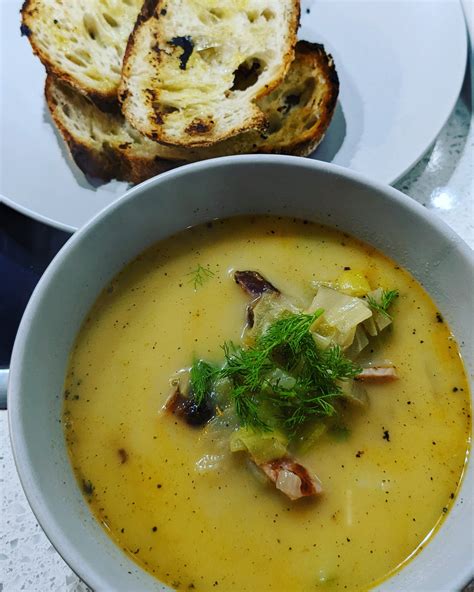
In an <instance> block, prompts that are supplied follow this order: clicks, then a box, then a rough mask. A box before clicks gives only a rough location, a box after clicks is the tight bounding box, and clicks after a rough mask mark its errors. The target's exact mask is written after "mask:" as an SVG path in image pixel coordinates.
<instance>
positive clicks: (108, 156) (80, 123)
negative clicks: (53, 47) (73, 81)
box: [45, 74, 179, 183]
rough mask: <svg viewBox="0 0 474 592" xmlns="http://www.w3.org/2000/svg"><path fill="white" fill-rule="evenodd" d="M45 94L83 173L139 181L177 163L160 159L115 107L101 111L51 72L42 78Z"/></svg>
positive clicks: (153, 145) (157, 151)
mask: <svg viewBox="0 0 474 592" xmlns="http://www.w3.org/2000/svg"><path fill="white" fill-rule="evenodd" d="M45 97H46V103H47V105H48V109H49V111H50V113H51V117H52V119H53V121H54V123H55V125H56V127H57V128H58V130H59V132H60V133H61V135H62V137H63V139H64V141H65V143H66V145H67V147H68V149H69V152H70V154H71V156H72V158H73V160H74V161H75V163H76V164H77V166H78V167H79V168H80V169H81V170H82V172H83V173H84V174H86V175H88V176H90V177H94V178H97V179H101V180H103V181H110V180H111V179H118V180H120V181H127V182H129V183H140V182H141V181H144V180H145V179H149V178H150V177H153V176H155V175H157V174H159V173H162V172H164V171H166V170H168V169H170V168H173V167H174V166H177V164H179V163H175V162H173V161H171V160H164V159H163V158H162V157H161V153H162V152H163V150H162V149H161V148H160V146H159V145H158V144H156V143H155V142H152V141H151V140H149V139H148V138H145V137H144V136H142V135H141V134H140V133H139V132H137V131H136V130H134V129H133V128H132V127H131V126H130V125H129V124H128V123H127V122H126V121H125V119H124V118H123V116H122V115H121V114H120V113H119V112H118V111H116V112H115V113H112V112H111V113H105V112H104V111H102V110H101V109H99V108H98V107H97V106H96V105H95V104H94V103H93V102H92V101H91V100H90V99H88V98H87V97H86V96H84V95H83V94H81V93H79V92H77V91H76V90H75V89H73V88H72V87H71V86H69V85H68V84H67V83H65V82H63V81H62V80H60V79H58V78H56V77H55V76H53V75H51V74H50V75H48V76H47V78H46V85H45ZM164 151H165V152H166V149H164Z"/></svg>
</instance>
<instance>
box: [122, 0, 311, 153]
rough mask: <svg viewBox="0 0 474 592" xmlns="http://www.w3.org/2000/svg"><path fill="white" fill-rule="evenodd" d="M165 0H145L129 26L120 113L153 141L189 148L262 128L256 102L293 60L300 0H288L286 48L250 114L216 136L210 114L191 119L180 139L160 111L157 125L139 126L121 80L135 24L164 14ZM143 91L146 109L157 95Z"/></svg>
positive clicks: (130, 53)
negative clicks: (168, 129) (167, 130)
mask: <svg viewBox="0 0 474 592" xmlns="http://www.w3.org/2000/svg"><path fill="white" fill-rule="evenodd" d="M166 3H167V0H145V2H144V5H143V7H142V9H141V12H140V14H139V16H138V18H137V21H136V23H135V26H134V28H133V31H132V34H131V35H130V37H129V39H128V43H127V47H126V50H125V54H124V59H123V64H122V79H121V82H120V84H119V91H118V99H119V102H120V104H121V108H122V112H123V113H124V115H125V117H126V118H127V120H128V121H129V123H130V124H131V125H132V126H133V127H135V128H136V129H137V130H139V131H140V132H141V133H143V134H144V135H146V136H147V137H149V138H150V139H151V140H153V141H156V142H160V143H161V144H163V145H165V146H169V147H177V148H180V147H183V148H190V149H193V148H208V147H212V146H214V145H215V144H217V143H219V142H222V141H225V140H227V139H229V138H232V137H234V136H238V135H240V134H243V133H245V132H247V131H249V130H256V131H262V132H263V131H265V129H266V128H267V125H268V120H267V118H266V117H265V114H264V113H263V112H262V111H261V109H259V107H258V106H257V104H256V103H257V101H258V100H259V99H261V98H262V97H264V96H266V95H268V94H270V93H271V92H272V91H273V90H274V89H275V88H277V87H278V86H279V85H280V84H281V83H282V81H283V80H284V78H285V76H286V74H287V72H288V70H289V68H290V66H291V63H292V62H293V60H294V57H295V45H296V40H297V32H298V27H299V22H300V16H301V6H300V0H292V5H293V11H292V17H291V20H290V22H289V24H288V30H289V50H288V51H287V52H286V54H285V55H284V59H283V61H282V63H281V66H280V68H279V71H278V74H277V75H276V76H274V77H273V79H272V81H271V82H270V83H269V84H266V85H265V87H264V88H262V89H261V91H260V92H259V93H258V94H257V95H256V97H255V98H254V99H253V101H252V111H253V114H252V116H251V117H249V118H247V120H246V121H245V122H244V123H243V124H242V125H240V126H234V127H233V128H232V129H231V130H229V131H228V132H227V133H221V134H220V135H219V136H218V138H215V137H212V136H211V137H209V134H211V132H212V130H213V129H214V122H213V121H212V118H211V119H210V118H207V119H208V120H207V121H205V122H202V121H201V120H200V119H195V120H193V121H192V122H191V123H190V124H189V125H188V126H187V127H186V128H185V130H184V134H183V139H182V140H181V141H179V140H177V139H175V140H173V141H170V139H169V138H168V137H167V135H166V134H164V133H163V131H162V129H161V125H162V124H163V118H162V116H161V114H158V117H157V118H156V123H157V124H158V125H157V126H153V127H152V128H150V129H148V128H147V129H145V128H143V127H142V126H140V124H139V122H138V121H137V118H136V117H135V116H134V115H133V114H132V113H130V111H129V110H128V109H127V102H128V101H129V100H130V97H129V92H130V91H129V89H128V88H127V85H126V82H125V80H126V78H127V76H128V75H129V73H130V60H131V58H132V56H133V52H134V49H135V45H136V36H137V32H138V30H139V28H140V27H141V26H143V24H144V23H146V22H147V21H149V20H150V19H159V18H160V16H161V15H163V16H164V15H166V13H167V11H166ZM155 47H156V49H155V52H156V57H155V59H156V61H157V63H158V64H159V63H160V62H161V60H162V56H161V55H160V53H161V52H160V50H159V38H158V37H157V43H156V46H155ZM146 94H147V97H146V99H145V101H146V103H147V109H149V108H150V104H151V103H152V102H153V101H154V100H156V99H157V98H158V97H157V95H156V92H155V90H154V89H152V88H148V89H147V92H146ZM209 119H210V120H209Z"/></svg>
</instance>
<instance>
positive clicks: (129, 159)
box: [44, 74, 184, 184]
mask: <svg viewBox="0 0 474 592" xmlns="http://www.w3.org/2000/svg"><path fill="white" fill-rule="evenodd" d="M53 84H54V76H53V75H52V74H48V76H47V77H46V82H45V90H44V92H45V99H46V104H47V106H48V109H49V112H50V114H51V117H52V119H53V122H54V124H55V125H56V127H57V129H58V130H59V132H60V134H61V136H62V138H63V140H64V142H65V144H66V147H67V149H68V152H69V154H70V156H71V158H72V159H73V160H74V162H75V163H76V165H77V166H78V167H79V168H80V169H81V171H82V172H83V173H84V174H85V175H87V176H89V177H94V178H97V179H101V180H102V181H104V182H107V181H111V180H112V179H118V180H119V181H126V182H128V183H133V184H137V183H141V182H142V181H145V180H146V179H149V178H150V177H154V176H155V175H158V174H159V173H163V172H165V171H167V170H170V169H172V168H175V167H177V166H179V165H181V164H184V163H182V162H176V161H168V160H164V159H161V158H154V159H153V160H150V159H147V158H143V157H137V156H134V155H132V154H128V153H126V152H125V151H121V150H118V149H114V148H112V147H111V148H110V150H107V151H106V150H101V151H98V150H95V149H93V148H91V147H90V146H88V145H87V144H86V143H84V142H80V141H78V140H77V139H76V138H75V137H74V136H73V135H72V134H71V133H70V132H69V131H68V129H67V128H65V127H64V125H63V124H62V122H61V119H60V117H59V116H58V115H57V113H56V109H57V105H56V103H55V101H54V99H53V96H52V85H53Z"/></svg>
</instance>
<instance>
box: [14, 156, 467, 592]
mask: <svg viewBox="0 0 474 592" xmlns="http://www.w3.org/2000/svg"><path fill="white" fill-rule="evenodd" d="M267 213H271V214H277V215H288V216H293V217H299V218H306V219H309V220H315V221H318V222H322V223H324V224H327V225H330V226H335V227H337V228H340V229H342V230H344V231H347V232H349V233H351V234H352V235H354V236H357V237H359V238H361V239H362V240H364V241H366V242H368V243H370V244H372V245H374V246H375V247H376V248H378V249H380V250H381V251H383V252H384V253H386V254H387V255H389V256H390V257H392V258H393V259H395V260H396V261H397V262H398V263H399V264H400V265H402V266H403V267H405V268H406V269H408V270H409V271H411V273H412V274H413V275H414V276H415V277H416V278H417V279H418V281H420V282H421V283H422V284H423V285H424V286H425V288H426V289H427V290H428V292H429V293H430V294H431V296H432V298H433V299H434V300H435V302H436V303H437V306H438V307H439V310H440V311H441V312H442V314H443V316H444V317H445V318H446V319H447V321H448V322H449V324H450V326H451V328H452V330H453V332H454V334H455V336H456V338H457V341H458V343H459V344H460V345H461V349H462V352H463V356H464V360H465V362H466V364H467V367H468V371H471V376H472V369H473V358H472V349H470V348H472V335H471V329H472V316H471V314H472V310H471V302H472V299H471V295H472V293H473V292H472V287H473V278H474V264H473V259H472V253H471V251H470V249H469V248H468V247H467V246H466V245H465V244H464V243H463V242H462V241H461V239H460V238H459V237H458V236H457V235H456V234H454V233H453V232H452V231H451V230H450V229H449V228H448V227H447V226H446V225H445V224H443V223H442V222H440V221H439V220H438V219H437V218H435V216H433V215H432V214H430V213H429V212H428V211H426V210H425V209H424V208H423V207H422V206H420V205H419V204H417V203H415V202H413V201H412V200H410V199H409V198H407V197H406V196H404V195H402V194H401V193H399V192H398V191H396V190H394V189H392V188H390V187H385V186H382V185H380V184H377V183H373V182H371V181H369V180H367V179H366V178H364V177H362V176H360V175H359V174H357V173H354V172H350V171H348V170H346V169H342V168H339V167H335V166H331V165H327V164H324V163H320V162H315V161H312V160H305V159H300V158H293V157H283V156H242V157H229V158H223V159H218V160H213V161H207V162H202V163H198V164H193V165H189V166H187V167H184V168H180V169H178V170H176V171H172V172H169V173H166V174H164V175H161V176H160V177H158V178H155V179H151V180H150V181H147V182H145V183H143V184H142V185H140V186H138V187H136V188H134V189H132V190H131V191H130V192H129V193H128V194H127V195H125V196H124V197H123V198H122V199H120V200H119V201H118V202H116V203H114V204H112V205H111V206H109V207H108V208H107V209H105V210H104V211H103V212H101V213H100V214H99V215H98V216H96V217H95V218H94V219H93V220H92V221H91V222H90V223H89V224H87V225H86V226H85V227H84V228H82V230H80V231H79V232H77V233H76V234H75V235H74V236H73V237H72V238H71V239H70V240H69V241H68V243H67V244H66V245H65V246H64V248H63V249H62V250H61V252H60V253H59V254H58V255H57V257H56V258H55V259H54V261H53V262H52V263H51V265H50V266H49V268H48V269H47V271H46V272H45V274H44V276H43V277H42V279H41V281H40V282H39V284H38V286H37V288H36V290H35V292H34V294H33V296H32V297H31V300H30V302H29V304H28V307H27V309H26V311H25V314H24V317H23V320H22V322H21V325H20V328H19V331H18V336H17V339H16V342H15V347H14V350H13V357H12V364H11V372H10V383H9V391H8V409H9V418H10V427H11V434H12V444H13V451H14V455H15V460H16V464H17V468H18V471H19V474H20V478H21V481H22V484H23V487H24V489H25V492H26V495H27V497H28V500H29V502H30V504H31V507H32V509H33V511H34V513H35V514H36V517H37V518H38V520H39V522H40V524H41V526H42V527H43V528H44V530H45V531H46V534H47V535H48V537H49V538H50V540H51V542H52V543H53V545H54V546H55V547H56V549H57V550H58V551H59V552H60V553H61V555H62V556H63V557H64V559H65V560H66V561H67V563H68V564H69V565H70V566H71V567H72V569H73V570H74V571H75V572H76V573H77V574H79V576H80V577H81V578H82V579H83V580H85V582H87V583H88V584H89V585H90V586H91V587H92V588H93V589H95V590H114V591H117V592H119V591H127V592H128V591H130V590H133V591H134V592H137V591H142V590H143V591H145V590H146V591H151V590H165V589H167V588H166V587H164V586H162V585H161V584H159V583H158V582H157V581H156V580H155V579H153V578H152V577H151V576H149V575H148V574H146V573H145V572H143V571H142V570H141V569H140V568H139V567H137V565H136V564H135V563H133V562H132V561H131V560H130V559H128V557H126V556H125V555H124V554H123V552H122V551H121V550H120V549H119V548H118V547H117V546H115V544H114V543H113V542H112V540H111V539H110V538H109V537H108V536H107V535H106V533H105V532H104V531H103V530H102V528H101V527H100V526H99V524H98V523H97V522H96V520H95V519H94V518H93V516H92V515H91V513H90V512H89V510H88V508H87V505H86V503H85V502H84V499H83V497H82V493H81V491H80V490H79V488H78V486H77V484H76V481H75V478H74V475H73V472H72V470H71V467H70V464H69V460H68V457H67V453H66V448H65V441H64V436H63V428H62V425H61V423H60V419H61V407H62V390H63V381H64V377H65V372H66V365H67V360H68V354H69V350H70V348H71V345H72V343H73V341H74V338H75V336H76V334H77V332H78V330H79V327H80V325H81V322H82V320H83V318H84V316H85V315H86V313H87V311H88V310H89V308H90V307H91V306H92V304H93V303H94V301H95V299H96V297H97V295H98V294H99V292H100V291H101V289H102V288H103V287H104V285H105V284H106V283H107V282H109V280H111V279H112V277H113V276H114V275H115V274H116V273H117V272H118V271H119V270H120V269H121V268H122V267H123V266H124V265H125V264H126V263H127V262H128V261H130V260H131V259H133V258H134V257H135V256H136V255H137V254H138V253H139V252H140V251H142V250H143V249H145V248H146V247H148V246H149V245H151V244H152V243H154V242H156V241H158V240H160V239H163V238H166V237H168V236H169V235H171V234H173V233H175V232H177V231H179V230H181V229H184V228H186V227H188V226H191V225H195V224H200V223H201V222H205V221H208V220H211V219H214V218H222V217H228V216H234V215H239V214H267ZM473 473H474V471H473V465H472V462H471V463H470V465H469V466H468V469H467V473H466V475H465V478H464V481H463V484H462V488H461V492H460V494H459V496H458V498H457V500H456V503H455V505H454V507H453V509H452V510H451V511H450V513H449V515H448V516H447V518H446V520H445V522H444V524H443V526H442V527H441V529H440V531H439V532H438V533H437V534H436V536H435V537H434V538H433V540H432V541H431V542H430V543H429V544H428V545H427V547H426V548H425V549H424V550H423V551H422V552H421V553H420V554H419V555H418V556H417V557H416V558H415V559H414V560H413V561H411V562H410V563H409V564H408V565H407V567H406V568H404V569H403V570H401V571H400V572H399V573H397V574H396V575H395V576H394V577H392V578H391V579H390V580H388V581H387V582H385V583H383V584H382V585H381V586H380V587H379V588H378V590H380V591H383V592H389V591H400V590H403V591H410V592H412V591H413V592H415V591H416V592H420V591H423V592H425V591H431V590H433V591H435V590H436V591H440V592H446V591H448V590H453V591H454V590H459V589H460V588H461V587H462V585H463V584H464V583H466V582H467V581H468V580H469V578H470V577H471V576H472V574H473V573H474V569H473V557H474V554H473V540H472V530H471V528H472V523H473V476H474V475H473ZM414 486H416V484H414ZM278 592H280V591H278Z"/></svg>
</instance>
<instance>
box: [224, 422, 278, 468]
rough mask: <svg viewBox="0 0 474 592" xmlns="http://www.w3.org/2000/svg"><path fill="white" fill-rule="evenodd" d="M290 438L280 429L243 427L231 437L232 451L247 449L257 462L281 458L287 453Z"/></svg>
mask: <svg viewBox="0 0 474 592" xmlns="http://www.w3.org/2000/svg"><path fill="white" fill-rule="evenodd" d="M287 445H288V439H287V438H286V437H285V436H284V435H283V434H282V433H281V432H279V431H277V430H274V431H273V432H256V431H254V430H253V429H252V428H248V427H242V428H239V429H238V430H237V431H236V432H234V433H233V434H232V436H231V437H230V449H231V451H232V452H238V451H241V450H247V451H248V452H249V453H250V454H251V456H252V457H253V459H254V460H255V461H256V462H257V463H263V462H267V461H269V460H273V459H275V458H281V457H282V456H285V454H286V453H287Z"/></svg>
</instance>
